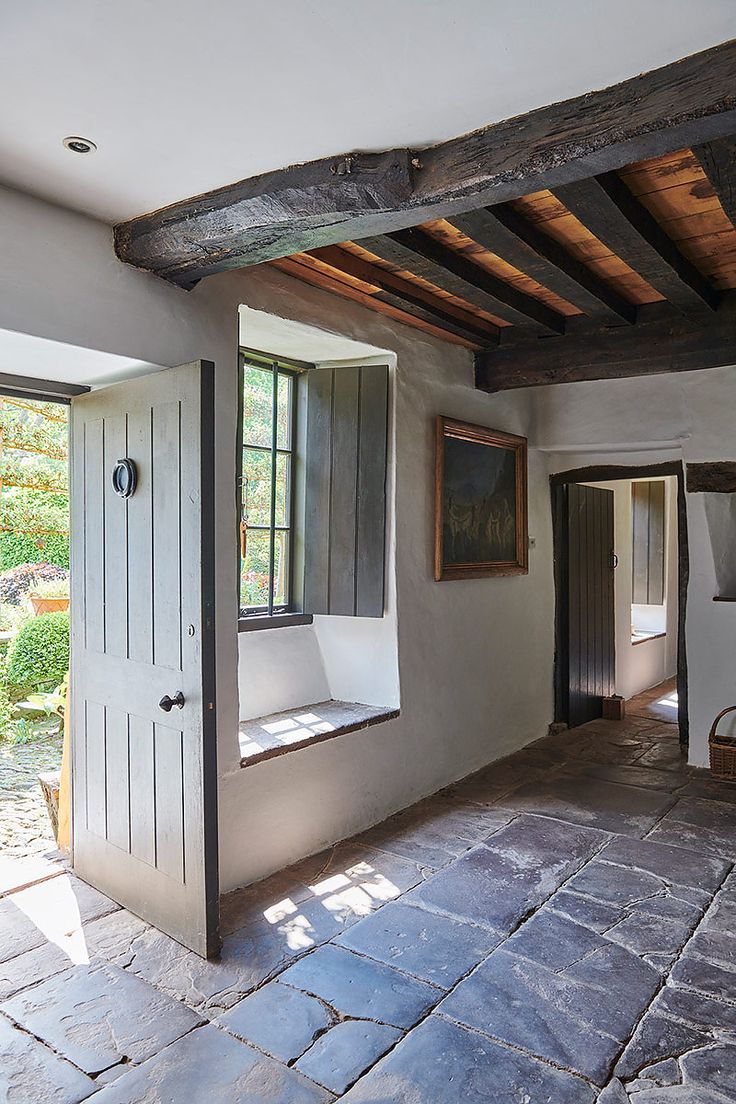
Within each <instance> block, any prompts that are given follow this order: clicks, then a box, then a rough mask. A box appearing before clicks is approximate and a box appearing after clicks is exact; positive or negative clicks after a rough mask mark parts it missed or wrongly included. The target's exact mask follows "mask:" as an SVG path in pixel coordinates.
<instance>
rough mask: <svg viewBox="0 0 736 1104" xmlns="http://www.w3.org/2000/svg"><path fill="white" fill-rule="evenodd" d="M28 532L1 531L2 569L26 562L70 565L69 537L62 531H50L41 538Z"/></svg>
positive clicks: (0, 558)
mask: <svg viewBox="0 0 736 1104" xmlns="http://www.w3.org/2000/svg"><path fill="white" fill-rule="evenodd" d="M40 539H42V540H43V548H39V547H38V544H37V541H38V540H39V538H38V537H33V536H30V535H29V534H28V533H0V571H7V570H8V568H11V567H17V566H18V565H19V564H26V563H35V562H42V563H51V564H55V565H56V566H57V567H66V568H68V567H69V538H68V537H67V536H64V535H63V534H62V533H49V534H48V535H46V536H44V537H42V538H40Z"/></svg>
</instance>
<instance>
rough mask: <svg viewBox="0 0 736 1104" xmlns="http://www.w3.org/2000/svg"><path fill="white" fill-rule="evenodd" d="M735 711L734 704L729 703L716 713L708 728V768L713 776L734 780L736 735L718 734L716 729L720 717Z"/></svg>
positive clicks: (735, 779) (735, 772) (735, 770)
mask: <svg viewBox="0 0 736 1104" xmlns="http://www.w3.org/2000/svg"><path fill="white" fill-rule="evenodd" d="M728 713H736V705H729V707H728V709H723V710H721V712H720V713H719V714H718V716H717V717H716V719H715V720H714V722H713V724H712V725H711V729H710V736H709V737H708V743H709V745H710V770H711V774H712V775H713V776H714V777H715V778H723V779H726V780H728V781H729V782H736V736H719V735H718V733H717V731H716V729H717V728H718V724H719V722H720V720H721V718H722V717H725V716H726V715H727V714H728Z"/></svg>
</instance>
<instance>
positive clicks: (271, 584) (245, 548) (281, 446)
mask: <svg viewBox="0 0 736 1104" xmlns="http://www.w3.org/2000/svg"><path fill="white" fill-rule="evenodd" d="M241 371H242V381H243V384H242V386H243V395H242V401H243V434H242V475H241V487H242V492H241V526H240V553H241V562H240V606H241V617H256V616H271V615H273V614H280V613H287V612H289V611H290V610H291V609H292V592H293V591H292V575H293V547H294V540H293V519H294V501H293V498H294V446H295V436H296V402H295V391H296V371H295V369H293V368H290V367H289V366H288V365H287V364H285V363H284V362H283V361H276V360H273V361H271V360H269V359H267V358H263V359H261V358H260V357H255V356H251V355H249V354H242V355H241Z"/></svg>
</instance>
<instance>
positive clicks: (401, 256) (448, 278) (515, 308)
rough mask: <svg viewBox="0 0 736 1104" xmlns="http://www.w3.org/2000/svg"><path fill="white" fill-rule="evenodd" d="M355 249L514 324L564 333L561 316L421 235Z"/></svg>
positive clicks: (371, 241)
mask: <svg viewBox="0 0 736 1104" xmlns="http://www.w3.org/2000/svg"><path fill="white" fill-rule="evenodd" d="M360 244H361V245H363V246H364V247H365V248H366V249H368V250H370V252H371V253H375V254H376V256H377V257H381V258H382V259H383V260H386V261H390V262H391V263H393V264H398V265H400V266H401V267H402V268H408V269H409V270H410V271H412V272H416V274H417V275H418V276H422V277H423V278H424V279H426V280H429V282H430V283H432V284H435V285H436V286H437V287H440V288H443V289H444V290H445V291H449V292H451V293H452V294H453V295H458V296H459V297H460V298H461V299H465V300H467V302H468V303H473V304H474V305H475V306H478V307H480V308H481V309H482V310H487V311H490V312H491V313H492V314H496V315H498V316H499V318H503V319H505V320H506V321H507V322H511V323H512V324H513V325H516V326H528V325H530V324H533V325H534V326H536V327H537V328H540V329H542V330H549V331H551V332H552V333H558V334H561V333H564V332H565V317H564V315H562V314H559V313H558V312H557V311H554V310H552V309H551V308H550V307H548V306H546V304H544V303H542V302H540V300H539V299H534V298H533V297H532V296H531V295H526V294H525V293H524V292H522V291H519V289H518V288H515V287H513V285H511V284H509V283H507V282H506V281H505V280H501V279H499V277H498V276H494V275H493V274H492V273H491V272H489V271H488V270H487V269H484V268H481V267H480V265H477V264H474V263H473V261H470V260H468V258H467V257H466V256H464V255H463V254H462V253H458V252H456V251H455V250H453V249H448V248H447V246H445V245H442V243H441V242H439V241H437V239H436V238H432V237H430V235H429V234H425V233H423V232H422V231H421V230H416V229H412V230H399V231H397V232H396V233H393V234H389V235H386V236H385V237H381V238H368V239H365V240H362V241H361V242H360Z"/></svg>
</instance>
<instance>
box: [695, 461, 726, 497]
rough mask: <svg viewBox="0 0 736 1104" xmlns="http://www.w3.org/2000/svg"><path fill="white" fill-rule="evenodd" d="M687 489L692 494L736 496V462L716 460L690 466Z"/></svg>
mask: <svg viewBox="0 0 736 1104" xmlns="http://www.w3.org/2000/svg"><path fill="white" fill-rule="evenodd" d="M687 489H688V492H689V493H690V494H694V493H703V492H706V493H707V492H710V493H714V492H715V493H716V494H736V462H734V461H733V460H714V461H710V462H708V461H706V462H705V463H699V464H688V465H687Z"/></svg>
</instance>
